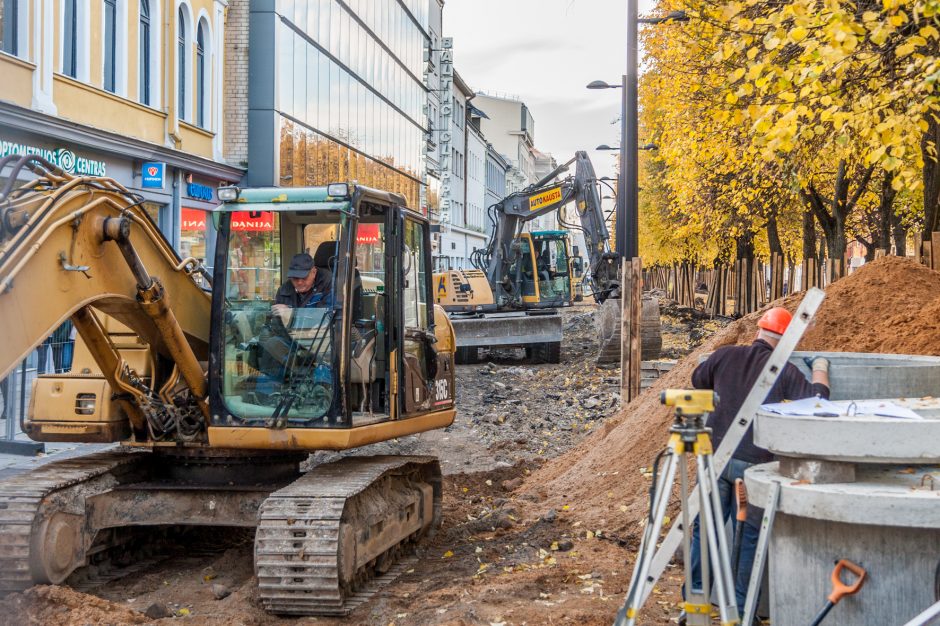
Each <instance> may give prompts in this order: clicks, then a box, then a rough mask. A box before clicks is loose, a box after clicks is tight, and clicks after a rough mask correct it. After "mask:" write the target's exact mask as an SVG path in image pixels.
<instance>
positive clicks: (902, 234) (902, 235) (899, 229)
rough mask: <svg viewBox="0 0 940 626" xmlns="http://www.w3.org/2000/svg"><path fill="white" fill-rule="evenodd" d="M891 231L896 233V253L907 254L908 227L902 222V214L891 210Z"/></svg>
mask: <svg viewBox="0 0 940 626" xmlns="http://www.w3.org/2000/svg"><path fill="white" fill-rule="evenodd" d="M891 231H892V233H893V234H894V253H895V254H896V255H898V256H907V229H906V228H904V225H903V224H902V223H901V216H900V215H898V214H897V213H896V212H894V211H892V212H891Z"/></svg>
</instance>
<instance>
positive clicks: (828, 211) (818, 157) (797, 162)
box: [641, 0, 940, 258]
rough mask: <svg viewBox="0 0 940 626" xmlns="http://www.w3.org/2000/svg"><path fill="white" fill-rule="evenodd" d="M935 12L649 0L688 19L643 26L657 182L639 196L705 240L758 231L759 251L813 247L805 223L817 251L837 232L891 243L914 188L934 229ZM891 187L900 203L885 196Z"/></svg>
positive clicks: (807, 0)
mask: <svg viewBox="0 0 940 626" xmlns="http://www.w3.org/2000/svg"><path fill="white" fill-rule="evenodd" d="M938 7H940V3H938V2H924V1H922V0H921V1H914V2H900V1H895V0H885V1H884V2H880V3H877V2H855V3H849V2H838V1H830V2H819V1H815V0H794V1H789V2H784V3H778V2H767V1H765V0H746V1H741V2H737V1H732V2H703V1H701V0H692V1H691V2H689V3H688V5H686V6H676V5H675V3H674V2H671V1H670V0H665V1H664V2H662V3H661V5H660V9H661V10H662V11H663V12H669V11H674V10H680V9H681V10H684V11H685V12H686V14H687V15H689V17H690V20H689V22H688V23H685V24H678V23H672V24H666V25H663V26H660V27H659V28H657V29H650V30H648V31H646V32H645V37H644V45H645V49H646V51H647V58H648V68H647V71H646V73H645V74H644V78H643V84H642V86H641V94H642V103H643V109H642V115H643V120H644V123H646V124H647V125H648V126H649V127H650V128H651V129H652V130H653V133H654V135H655V136H656V143H657V145H659V146H660V151H659V153H658V154H657V155H656V156H655V158H654V161H657V162H658V163H659V167H660V168H661V170H662V176H663V184H664V186H665V187H666V188H667V189H668V193H665V194H658V195H657V196H655V197H650V198H648V203H655V202H662V201H664V200H668V202H669V210H670V211H672V212H673V213H676V214H682V215H684V216H688V215H689V214H690V213H695V214H696V215H697V218H693V217H686V219H685V221H686V222H688V223H692V224H697V225H698V226H699V227H700V229H701V230H700V232H701V234H702V235H703V236H705V237H716V236H717V237H720V238H722V239H725V240H727V239H728V238H729V237H738V236H741V235H747V234H748V233H750V234H751V235H753V234H754V233H756V232H757V230H758V229H760V228H765V229H766V231H767V245H768V246H769V248H771V249H772V251H775V252H780V251H781V250H782V248H783V247H784V245H786V246H788V247H789V248H790V249H791V250H794V249H795V248H796V247H797V245H798V244H799V243H802V250H800V251H799V253H801V254H802V255H804V256H805V255H808V254H809V253H811V251H812V250H813V249H815V229H816V225H815V223H816V222H818V224H819V227H820V230H821V234H822V235H823V237H824V239H825V242H826V247H827V252H828V255H829V256H830V257H831V258H841V257H842V255H843V254H844V252H845V247H846V241H847V238H848V237H849V236H852V237H855V238H863V239H864V240H865V241H867V242H868V243H870V244H872V246H874V242H875V241H876V239H877V241H878V243H879V245H880V246H882V247H884V246H886V245H887V242H888V241H889V240H890V237H889V235H888V234H886V233H889V232H890V231H892V230H893V231H894V235H895V240H897V239H898V235H899V234H903V232H904V229H905V228H906V227H907V226H910V225H912V222H913V221H914V220H913V219H912V212H914V211H917V210H918V207H917V203H916V202H912V201H910V199H911V198H913V196H914V194H915V193H916V192H917V190H918V189H919V188H922V189H923V205H922V206H923V209H922V210H923V219H924V224H925V228H927V229H931V228H933V227H934V225H935V224H936V221H937V216H938V211H937V205H938V200H940V175H938V174H937V163H936V158H935V155H936V149H935V145H936V143H937V139H938V131H937V124H936V121H935V118H934V111H935V109H936V108H937V96H936V94H935V88H934V85H935V83H936V79H937V77H938V75H940V62H938V56H940V55H938V40H940V32H938V30H937V27H936V25H935V21H936V19H937V15H938ZM873 181H874V182H873ZM875 186H878V189H879V191H878V192H877V193H875V192H873V191H872V189H870V188H871V187H875ZM898 191H902V192H903V194H904V196H905V197H906V198H907V199H908V201H907V202H905V203H904V204H902V205H899V206H894V202H895V200H896V198H897V192H898ZM706 192H707V193H706ZM861 208H864V209H865V211H866V213H865V215H864V216H863V219H856V218H854V217H853V214H854V213H855V212H856V211H859V210H860V209H861ZM869 212H873V213H872V215H869ZM873 215H874V216H875V217H874V218H873V217H872V216H873ZM716 224H722V225H723V227H722V228H721V229H720V230H718V229H716V227H715V225H716ZM781 225H783V226H784V228H783V229H781V228H780V226H781ZM853 230H854V231H856V232H851V231H853ZM800 231H802V232H800ZM901 239H902V240H903V237H901ZM902 247H903V246H899V249H901V248H902Z"/></svg>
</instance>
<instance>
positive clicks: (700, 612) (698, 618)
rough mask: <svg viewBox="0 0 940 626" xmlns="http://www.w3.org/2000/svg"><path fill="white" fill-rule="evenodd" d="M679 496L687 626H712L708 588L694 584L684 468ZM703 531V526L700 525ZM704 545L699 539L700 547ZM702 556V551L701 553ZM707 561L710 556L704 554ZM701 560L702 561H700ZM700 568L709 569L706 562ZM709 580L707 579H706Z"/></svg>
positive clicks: (687, 482) (681, 473)
mask: <svg viewBox="0 0 940 626" xmlns="http://www.w3.org/2000/svg"><path fill="white" fill-rule="evenodd" d="M679 495H680V497H681V498H682V528H683V533H682V555H683V558H682V560H683V562H684V564H685V603H684V604H683V609H684V610H685V616H686V622H685V623H686V624H687V626H710V624H711V621H712V618H711V603H709V601H708V588H707V587H705V588H704V589H697V588H695V587H694V586H693V584H692V571H693V570H692V525H691V522H690V518H691V517H692V516H691V515H690V513H689V474H688V468H687V467H685V466H684V467H683V468H682V471H681V472H679ZM699 529H700V530H701V524H700V525H699ZM702 545H704V544H703V543H702V541H701V535H700V537H699V547H700V548H701V547H702ZM699 552H700V555H701V552H702V551H701V550H700V551H699ZM701 556H704V557H705V559H706V560H707V558H708V555H707V554H703V555H701ZM700 560H701V559H700ZM700 566H704V567H705V568H707V567H708V564H707V563H706V562H702V563H700ZM706 580H707V578H706Z"/></svg>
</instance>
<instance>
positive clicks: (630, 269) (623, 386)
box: [620, 257, 643, 405]
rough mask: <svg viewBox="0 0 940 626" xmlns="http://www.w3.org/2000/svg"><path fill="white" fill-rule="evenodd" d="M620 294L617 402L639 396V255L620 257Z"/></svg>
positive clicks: (640, 311) (640, 302) (641, 274)
mask: <svg viewBox="0 0 940 626" xmlns="http://www.w3.org/2000/svg"><path fill="white" fill-rule="evenodd" d="M621 276H622V277H623V285H622V287H621V290H620V292H621V296H620V305H621V309H620V341H621V343H620V402H621V405H626V404H627V403H628V402H631V401H632V400H634V399H635V398H636V397H637V396H638V395H640V359H641V357H642V355H641V353H640V324H641V315H642V311H643V291H642V290H643V285H642V277H643V263H642V261H641V260H640V258H639V257H634V258H633V259H627V258H624V259H623V265H622V270H621Z"/></svg>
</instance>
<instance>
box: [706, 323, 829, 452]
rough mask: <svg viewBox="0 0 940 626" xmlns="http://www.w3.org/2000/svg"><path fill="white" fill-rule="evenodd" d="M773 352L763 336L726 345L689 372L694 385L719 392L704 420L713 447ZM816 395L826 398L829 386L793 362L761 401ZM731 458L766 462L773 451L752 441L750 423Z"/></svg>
mask: <svg viewBox="0 0 940 626" xmlns="http://www.w3.org/2000/svg"><path fill="white" fill-rule="evenodd" d="M772 352H773V348H772V347H771V346H770V344H769V343H767V342H766V341H763V340H762V339H758V340H756V341H755V342H754V343H752V344H751V345H749V346H725V347H723V348H718V349H717V350H715V351H714V352H713V353H712V354H711V356H709V357H708V359H706V360H705V362H704V363H702V364H701V365H699V366H698V367H697V368H695V371H694V372H692V386H693V387H695V388H696V389H713V390H714V391H716V392H717V393H718V406H717V407H715V411H714V412H713V413H712V414H711V415H709V417H708V422H707V425H708V426H710V427H711V428H712V431H713V432H712V444H713V446H714V448H715V450H717V449H718V445H719V444H720V443H721V440H722V439H724V436H725V433H727V432H728V428H729V427H730V426H731V422H732V421H733V420H734V417H735V415H737V414H738V410H739V409H740V408H741V405H742V404H744V398H745V397H746V396H747V394H748V392H749V391H750V390H751V387H753V386H754V382H755V381H756V380H757V377H758V376H760V373H761V370H763V369H764V364H765V363H766V362H767V359H769V358H770V355H771V353H772ZM816 395H819V396H821V397H823V398H827V399H828V398H829V387H827V386H826V385H822V384H819V383H811V382H809V381H808V380H806V377H805V376H803V374H802V373H801V372H800V370H799V369H797V367H796V366H795V365H793V364H792V363H787V365H786V367H784V368H783V372H782V373H781V374H780V377H779V378H778V379H777V382H776V384H775V385H774V386H773V389H771V390H770V393H769V394H767V398H766V399H765V400H764V403H765V404H767V403H771V402H780V401H782V400H801V399H803V398H812V397H813V396H816ZM734 458H736V459H741V460H743V461H748V462H749V463H769V462H770V461H773V460H774V455H773V454H771V453H770V452H768V451H767V450H764V449H763V448H758V447H757V446H756V445H754V427H753V426H751V427H750V428H748V429H747V433H745V435H744V439H742V440H741V443H740V444H738V449H737V450H735V452H734Z"/></svg>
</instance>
